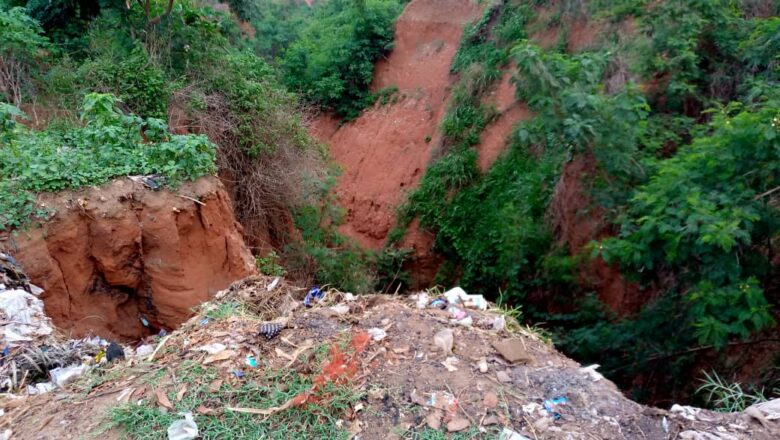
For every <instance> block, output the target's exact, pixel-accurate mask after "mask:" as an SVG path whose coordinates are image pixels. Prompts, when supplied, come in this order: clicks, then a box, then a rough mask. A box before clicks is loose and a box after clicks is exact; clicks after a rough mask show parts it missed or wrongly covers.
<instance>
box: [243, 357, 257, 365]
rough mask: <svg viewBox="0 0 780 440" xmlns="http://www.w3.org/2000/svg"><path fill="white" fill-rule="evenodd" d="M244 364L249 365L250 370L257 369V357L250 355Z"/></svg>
mask: <svg viewBox="0 0 780 440" xmlns="http://www.w3.org/2000/svg"><path fill="white" fill-rule="evenodd" d="M244 364H246V365H248V366H249V367H250V368H257V359H255V357H254V356H252V355H251V354H248V355H246V359H245V360H244Z"/></svg>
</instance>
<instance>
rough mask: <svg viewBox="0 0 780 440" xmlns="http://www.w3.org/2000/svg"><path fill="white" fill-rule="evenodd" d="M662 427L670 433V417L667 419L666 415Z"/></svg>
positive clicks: (662, 420)
mask: <svg viewBox="0 0 780 440" xmlns="http://www.w3.org/2000/svg"><path fill="white" fill-rule="evenodd" d="M661 427H662V428H664V432H665V433H667V434H668V433H669V419H667V418H666V417H664V418H663V419H661Z"/></svg>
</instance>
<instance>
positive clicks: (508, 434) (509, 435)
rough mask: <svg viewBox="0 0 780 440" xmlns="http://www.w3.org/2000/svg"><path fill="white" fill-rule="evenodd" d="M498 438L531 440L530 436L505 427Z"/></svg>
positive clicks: (504, 439)
mask: <svg viewBox="0 0 780 440" xmlns="http://www.w3.org/2000/svg"><path fill="white" fill-rule="evenodd" d="M498 440H531V439H530V438H528V437H526V436H524V435H521V434H520V433H518V432H515V431H512V430H511V429H509V428H504V430H503V431H501V434H500V435H499V436H498Z"/></svg>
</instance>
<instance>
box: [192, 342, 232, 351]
mask: <svg viewBox="0 0 780 440" xmlns="http://www.w3.org/2000/svg"><path fill="white" fill-rule="evenodd" d="M226 348H227V347H225V345H224V344H220V343H219V342H212V343H211V344H206V345H203V346H200V347H198V348H197V349H196V350H199V351H205V352H206V353H208V354H217V353H219V352H220V351H223V350H224V349H226Z"/></svg>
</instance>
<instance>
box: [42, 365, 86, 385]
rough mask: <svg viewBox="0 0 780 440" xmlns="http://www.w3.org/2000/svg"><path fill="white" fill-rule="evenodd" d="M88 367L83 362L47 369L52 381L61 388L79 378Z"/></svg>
mask: <svg viewBox="0 0 780 440" xmlns="http://www.w3.org/2000/svg"><path fill="white" fill-rule="evenodd" d="M88 369H89V366H88V365H84V364H81V365H70V366H67V367H59V368H54V369H52V370H49V375H50V376H51V381H52V382H54V384H55V385H57V386H58V387H60V388H62V387H64V386H65V385H67V384H69V383H71V382H73V381H74V380H76V379H77V378H79V377H80V376H81V375H82V374H84V373H85V372H86V371H87V370H88Z"/></svg>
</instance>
